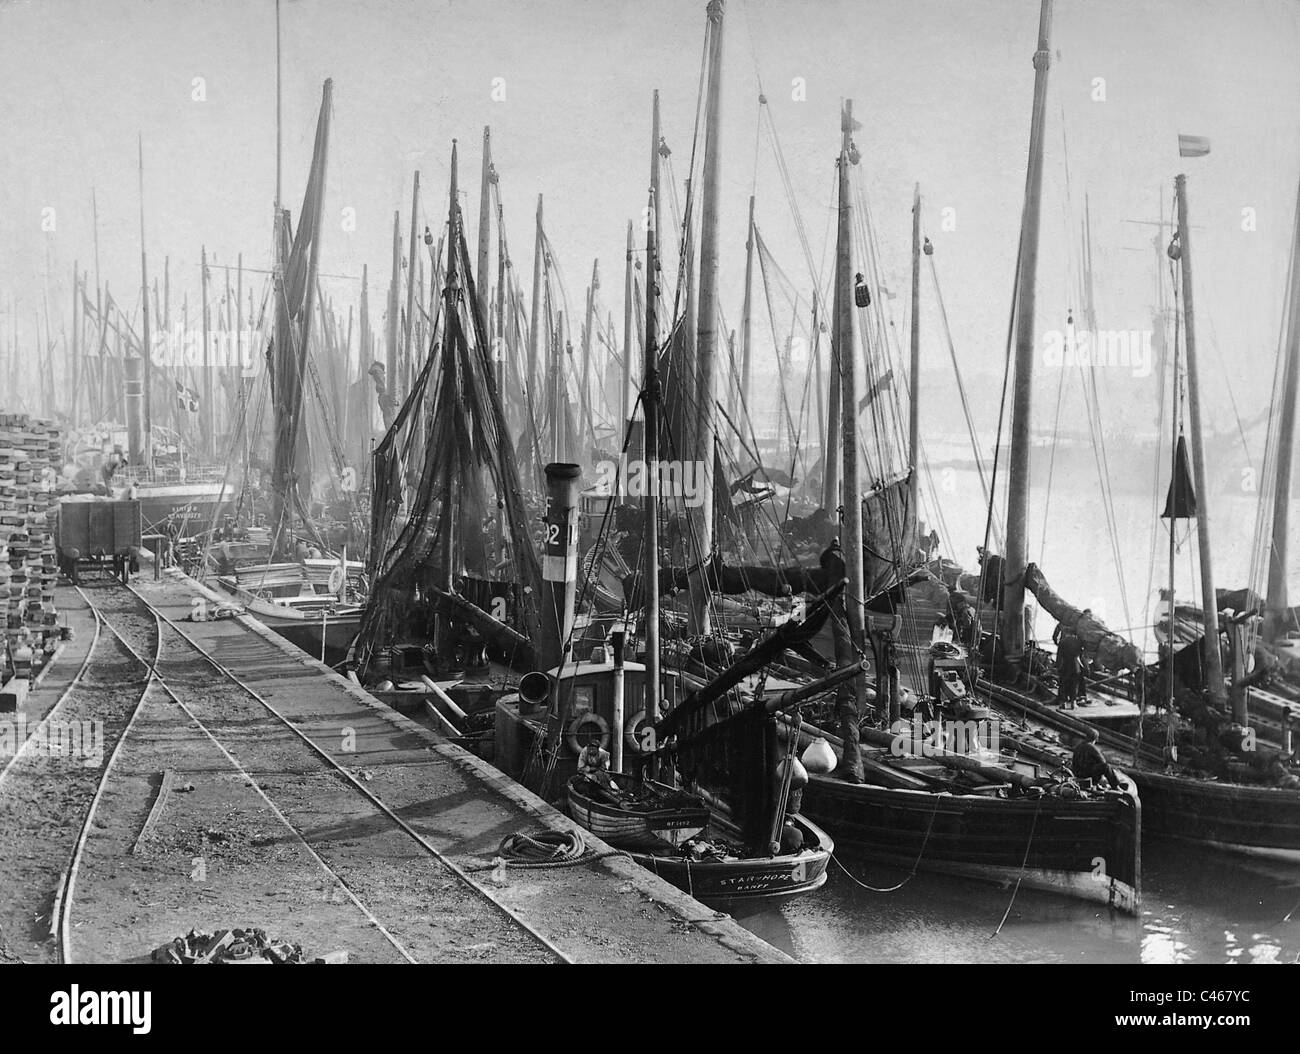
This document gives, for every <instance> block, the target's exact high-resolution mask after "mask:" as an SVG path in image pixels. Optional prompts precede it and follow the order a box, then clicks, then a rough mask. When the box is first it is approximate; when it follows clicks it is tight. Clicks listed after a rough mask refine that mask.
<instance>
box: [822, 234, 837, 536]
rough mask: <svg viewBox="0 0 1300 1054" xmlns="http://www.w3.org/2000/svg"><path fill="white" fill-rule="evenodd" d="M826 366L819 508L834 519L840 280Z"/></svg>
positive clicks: (833, 297)
mask: <svg viewBox="0 0 1300 1054" xmlns="http://www.w3.org/2000/svg"><path fill="white" fill-rule="evenodd" d="M839 254H840V232H839V225H838V224H836V227H835V259H836V261H838V260H839ZM829 358H830V369H829V370H827V371H826V373H827V377H828V378H829V383H828V384H827V411H826V431H825V432H823V433H822V436H821V439H822V508H823V509H824V510H825V511H826V512H827V513H828V514H829V515H830V516H831V517H832V522H835V521H836V520H837V519H838V517H837V514H836V511H835V510H836V509H838V508H839V505H840V406H841V397H840V283H839V282H835V284H834V286H833V288H832V290H831V340H830V355H829Z"/></svg>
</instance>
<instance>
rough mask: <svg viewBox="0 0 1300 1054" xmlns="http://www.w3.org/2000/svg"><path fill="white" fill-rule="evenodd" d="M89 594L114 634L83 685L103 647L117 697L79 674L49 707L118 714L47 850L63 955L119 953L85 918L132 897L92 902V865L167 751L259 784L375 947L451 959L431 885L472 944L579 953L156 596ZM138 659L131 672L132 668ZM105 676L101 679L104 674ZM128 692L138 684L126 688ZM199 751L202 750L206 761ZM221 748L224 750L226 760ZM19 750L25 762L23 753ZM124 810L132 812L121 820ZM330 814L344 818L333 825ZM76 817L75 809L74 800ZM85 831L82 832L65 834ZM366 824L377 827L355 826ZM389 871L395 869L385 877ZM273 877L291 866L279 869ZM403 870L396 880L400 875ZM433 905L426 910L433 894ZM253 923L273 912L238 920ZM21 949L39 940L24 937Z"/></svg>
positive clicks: (35, 777) (135, 821)
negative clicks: (493, 890)
mask: <svg viewBox="0 0 1300 1054" xmlns="http://www.w3.org/2000/svg"><path fill="white" fill-rule="evenodd" d="M92 591H93V593H94V594H95V596H94V600H93V602H92V607H93V608H94V609H95V611H96V618H97V620H98V626H99V629H100V631H101V632H100V636H101V637H102V640H97V641H96V643H95V645H93V646H92V648H91V649H90V652H89V653H88V655H87V659H86V666H85V667H84V668H83V671H82V672H83V677H82V678H79V681H82V680H84V678H85V676H86V675H87V671H90V675H91V676H96V675H97V672H98V671H99V670H100V669H102V668H103V667H102V666H101V663H102V661H103V659H104V657H106V656H109V655H110V654H111V656H112V657H113V658H114V659H115V661H116V663H117V667H115V668H109V673H110V675H111V679H112V681H113V682H114V687H113V691H112V693H110V698H109V699H108V700H107V702H106V699H105V697H104V696H103V695H102V694H98V693H95V692H92V691H90V690H88V689H89V688H90V687H91V686H90V685H89V684H87V685H86V686H85V687H84V688H83V687H82V686H81V685H74V687H73V688H72V689H70V690H69V692H68V693H65V698H64V699H60V700H59V703H58V704H56V707H55V708H54V710H52V711H51V714H52V715H53V714H54V713H55V712H56V711H60V710H62V711H63V712H64V715H65V717H66V716H67V715H68V714H71V713H73V712H80V711H81V710H84V709H86V708H88V707H91V706H93V708H94V709H95V711H96V713H97V714H100V715H106V714H108V712H109V711H110V710H111V711H112V715H113V716H112V721H111V722H110V720H109V718H108V717H107V716H103V720H104V722H105V736H104V742H105V751H106V754H105V763H104V765H103V766H102V770H99V771H96V770H85V771H84V772H82V773H77V774H76V779H75V793H73V792H72V791H71V790H70V791H69V792H68V793H67V794H65V795H62V796H61V800H62V801H64V802H69V801H70V802H71V803H72V804H73V805H75V808H74V809H73V810H72V816H73V817H75V818H74V819H72V820H71V821H70V822H71V827H70V828H69V827H65V828H62V829H61V830H63V831H64V837H63V838H62V839H61V840H59V843H58V845H57V847H55V846H51V847H50V848H49V851H48V852H44V853H42V855H41V869H42V874H43V877H44V879H45V880H46V881H47V882H48V881H50V879H51V878H52V872H51V866H52V865H53V864H54V863H56V862H59V861H60V860H61V864H62V866H61V869H60V870H59V873H60V874H61V876H62V877H61V878H60V879H59V880H58V881H57V884H56V885H55V888H56V892H55V893H54V896H53V902H52V904H51V906H50V911H49V916H50V919H51V929H52V931H53V933H54V938H55V939H54V957H57V958H58V959H59V960H61V961H64V962H72V961H75V960H76V959H77V958H78V957H81V958H86V957H87V956H86V951H87V950H88V951H89V952H90V953H91V954H90V957H91V958H94V959H96V960H98V959H99V958H101V957H103V956H104V955H105V954H106V952H105V948H111V947H113V943H112V940H111V939H110V938H109V937H107V936H103V935H101V937H100V938H99V939H98V940H96V938H95V937H94V936H93V933H94V931H95V930H96V925H95V924H94V923H93V922H92V923H91V924H90V925H89V930H90V932H89V933H83V934H81V935H78V929H79V927H81V926H82V924H83V923H84V922H86V920H87V919H99V918H100V917H102V916H104V915H105V914H106V913H112V912H113V910H114V907H115V905H118V906H121V905H120V904H119V902H122V901H125V899H126V897H125V893H124V891H122V890H115V889H114V888H112V886H111V884H108V883H104V882H101V883H100V885H101V886H103V887H104V888H101V889H97V890H96V891H95V893H94V895H92V896H90V897H89V898H87V897H86V896H85V895H84V893H83V891H84V890H85V889H86V888H87V886H88V885H91V886H93V885H95V882H94V880H93V878H91V879H89V880H88V877H87V873H88V871H89V873H90V874H91V875H94V874H97V873H100V872H102V871H104V870H107V869H112V868H114V867H115V866H116V865H115V863H114V859H115V858H116V859H117V860H120V859H121V858H122V856H123V855H124V847H125V845H126V841H125V840H124V839H125V838H126V832H127V831H128V830H130V829H132V828H135V829H137V830H138V828H139V826H140V823H141V820H142V810H143V808H144V805H145V804H147V795H144V796H142V794H141V793H140V792H139V788H140V787H141V786H143V785H144V780H145V779H146V778H147V777H149V776H150V775H151V774H152V773H154V772H156V771H157V770H158V767H159V765H161V764H165V763H166V761H165V760H164V761H160V760H159V758H164V759H166V758H168V757H171V758H174V761H173V764H174V765H175V767H176V768H178V769H185V767H186V765H187V761H189V762H192V763H193V764H194V765H195V768H196V769H197V770H202V769H205V768H208V769H210V768H213V767H216V768H224V769H225V770H226V776H227V777H229V776H231V775H234V776H236V777H237V778H238V780H239V781H241V782H242V784H243V785H244V787H245V788H247V789H248V790H251V791H252V792H253V794H255V795H256V799H257V801H256V808H257V809H258V810H260V812H261V813H262V814H264V815H265V814H269V815H270V816H273V817H274V821H273V824H274V825H275V826H278V828H279V834H278V839H277V838H275V837H273V836H271V835H266V836H264V839H263V841H264V842H269V841H275V840H280V841H284V842H292V844H293V846H294V848H295V849H296V850H297V852H298V854H299V856H300V858H306V859H305V860H300V864H301V865H302V866H301V867H300V869H299V871H298V872H297V873H299V874H305V873H306V872H305V871H304V870H303V868H306V869H307V870H308V871H309V870H313V869H314V870H315V872H316V873H317V875H318V876H319V875H323V876H325V881H326V884H327V885H328V886H329V887H330V888H332V889H334V890H336V891H338V892H339V893H341V896H340V897H338V898H337V899H338V900H339V901H340V902H343V901H346V904H347V905H350V906H351V909H352V910H353V911H355V912H356V913H359V914H360V915H361V916H363V917H364V919H365V925H366V927H367V928H368V930H369V931H370V933H371V934H373V935H377V936H378V937H379V938H382V942H383V943H384V945H385V946H386V947H387V949H388V952H387V954H386V955H385V954H381V953H380V952H378V951H377V952H375V954H374V956H373V957H375V958H385V959H387V960H390V961H406V962H416V961H429V960H434V959H445V958H446V957H447V956H446V954H445V953H446V949H445V948H444V947H441V946H440V942H441V943H445V939H446V938H447V936H448V934H447V932H446V931H445V926H444V924H443V923H442V922H438V923H437V924H434V923H433V922H432V921H431V920H432V919H433V916H432V915H431V914H424V915H422V914H421V913H420V912H418V911H413V906H415V905H414V904H413V901H414V902H415V903H416V904H419V903H421V902H422V899H423V896H424V895H427V896H428V897H429V899H430V900H432V901H434V902H436V904H437V907H438V908H439V909H441V912H442V913H443V915H444V916H445V917H446V918H451V919H453V920H456V925H457V927H458V931H457V932H459V933H462V934H463V933H467V932H472V933H473V934H475V935H476V936H478V937H481V938H482V940H481V941H480V943H479V944H478V945H473V946H472V947H475V946H479V947H481V946H485V945H491V946H493V947H499V946H501V945H502V944H505V945H509V946H511V947H512V949H513V950H514V952H516V953H517V956H518V957H519V958H522V959H524V960H526V961H568V958H567V956H566V955H565V954H564V953H563V952H562V951H560V950H559V949H558V948H556V947H555V946H554V945H553V944H552V943H551V942H550V941H548V940H547V939H546V938H545V937H544V936H542V935H541V934H539V933H538V932H537V931H536V930H535V929H533V928H532V927H531V926H529V925H528V923H527V922H526V921H524V920H523V919H521V918H519V917H518V916H517V915H515V914H514V913H513V912H512V911H510V910H509V909H508V908H506V907H504V906H502V905H501V904H499V903H498V902H497V901H496V900H494V899H493V898H492V897H491V896H490V895H489V894H488V892H487V891H486V889H485V887H484V886H483V885H481V884H480V882H479V881H478V879H476V878H475V877H474V876H473V875H471V874H469V873H467V872H466V871H465V870H464V869H462V868H461V867H459V866H458V865H457V864H456V863H455V862H454V861H452V860H449V859H448V858H446V857H445V856H444V855H443V854H441V853H440V852H439V851H438V850H437V848H436V847H435V846H434V845H432V844H431V843H430V841H429V840H428V839H427V838H426V837H425V836H423V835H422V834H421V833H420V832H419V831H417V830H416V829H415V828H414V827H413V826H411V824H410V823H408V822H407V821H406V820H405V819H403V817H401V816H399V815H398V814H397V813H396V812H395V811H394V810H393V809H391V808H389V806H388V805H386V804H385V803H384V801H383V800H382V799H380V798H379V797H378V796H377V795H375V794H374V793H373V792H372V791H371V790H370V789H369V788H367V787H366V786H365V783H364V782H363V781H362V780H361V779H359V778H358V777H357V776H356V775H354V774H353V773H352V772H350V771H348V770H347V769H346V768H344V767H343V766H342V765H340V764H339V763H338V761H336V760H335V759H334V758H333V757H332V756H331V755H330V753H329V751H328V750H327V749H325V748H324V747H322V745H321V744H320V743H318V742H316V741H315V740H314V739H313V737H312V736H311V735H309V734H307V733H306V732H304V731H303V730H302V729H300V728H298V727H297V726H296V725H295V723H294V721H293V720H291V719H290V717H289V716H286V715H285V714H284V713H282V712H281V711H280V710H279V709H277V707H275V706H274V705H272V704H271V703H270V702H269V701H268V700H267V699H266V698H265V697H263V696H262V695H261V694H259V693H258V692H257V691H256V690H255V689H254V688H252V687H250V686H249V685H248V684H246V683H244V682H243V681H241V680H240V679H239V677H238V676H236V674H235V673H233V672H232V671H231V670H230V669H228V668H227V667H226V666H224V665H223V664H222V663H221V662H220V661H219V660H218V659H217V658H216V657H214V656H213V655H212V654H210V653H209V652H207V651H205V650H204V649H203V648H202V647H201V646H199V645H198V644H197V643H195V642H194V641H193V640H191V639H190V638H189V636H188V635H187V634H185V633H184V632H183V631H182V630H181V629H180V628H179V627H178V626H177V625H176V624H175V623H173V622H172V621H171V620H170V619H168V618H167V616H166V615H164V614H163V613H161V612H160V611H158V610H156V609H155V608H153V607H152V606H151V605H150V604H149V602H148V600H147V599H146V598H144V597H143V596H141V595H140V594H139V593H137V592H136V591H135V590H133V589H131V588H130V587H122V586H117V585H112V586H105V587H97V588H94V589H93V590H92ZM83 595H84V596H86V599H87V601H88V602H90V601H91V597H90V595H89V592H88V591H85V590H83ZM92 658H93V661H92ZM128 669H129V672H130V674H131V678H130V680H129V681H127V680H123V679H122V674H124V673H125V672H127V670H128ZM94 684H95V685H99V684H100V681H99V679H98V677H97V676H96V680H95V681H94ZM128 691H129V692H134V695H133V696H131V697H130V698H129V699H128ZM69 699H71V702H69V701H68V700H69ZM109 704H111V705H109ZM142 714H143V715H145V716H144V717H143V718H142V719H141V715H142ZM138 719H139V721H138ZM110 723H111V724H112V726H113V732H114V734H113V735H112V736H111V737H110V734H109V728H108V726H109V724H110ZM137 723H138V725H139V727H136V726H137ZM196 731H197V732H198V733H199V735H197V736H196V735H195V734H194V733H195V732H196ZM110 738H111V740H112V746H111V748H110V747H109V746H108V742H109V739H110ZM150 751H152V753H150ZM200 755H202V756H203V758H204V760H199V758H200ZM217 757H219V758H220V762H219V763H217V764H216V765H215V766H214V762H216V758H217ZM13 760H14V762H16V763H20V765H21V764H22V762H21V759H20V758H18V757H16V758H15V759H13ZM87 773H88V774H87ZM6 774H7V772H3V773H0V803H3V802H4V801H5V797H6V796H5V787H4V783H3V781H4V779H5V775H6ZM23 774H24V775H25V776H27V777H29V778H30V780H31V781H32V790H33V791H35V788H36V785H38V784H39V783H40V779H41V774H40V773H39V772H38V771H36V770H35V769H32V770H31V771H28V768H23ZM11 778H12V777H11ZM65 778H71V777H65ZM133 788H134V789H133ZM31 796H39V795H36V794H33V795H31ZM246 797H248V796H247V795H246ZM248 800H249V801H251V797H249V798H248ZM109 803H112V804H111V806H110V804H109ZM4 807H5V806H4V805H3V804H0V808H4ZM244 808H245V814H246V815H248V814H251V811H252V809H253V806H252V805H246V806H244ZM113 812H116V813H118V814H119V815H116V816H110V815H109V814H110V813H113ZM326 817H328V818H329V820H331V821H336V822H329V823H323V822H322V821H323V819H324V818H326ZM64 818H65V820H66V819H68V815H67V814H66V811H65V817H64ZM72 828H75V837H72V836H70V834H69V833H68V832H69V831H70V830H71V829H72ZM37 829H38V827H37V823H36V821H35V820H33V822H31V823H28V824H27V826H26V827H25V828H24V830H25V831H26V832H27V833H28V834H32V835H35V834H36V831H37ZM356 834H361V835H364V837H362V838H353V837H344V836H343V835H349V836H350V835H356ZM114 842H116V847H115V851H114ZM131 851H134V850H131ZM306 860H309V861H310V863H309V864H308V863H306ZM377 870H384V871H386V874H385V875H380V876H378V877H377V876H376V875H375V874H374V872H376V871H377ZM275 874H276V875H277V877H278V872H276V873H275ZM394 878H397V879H398V880H399V881H397V882H394V881H392V880H393V879H394ZM385 879H387V881H385ZM30 884H34V885H39V884H40V877H39V876H35V881H34V883H30ZM52 884H53V883H52ZM87 899H88V900H89V901H90V903H89V904H87V905H85V910H84V912H83V913H81V914H79V904H80V903H81V902H83V901H86V900H87ZM423 906H424V908H425V910H426V911H427V910H428V907H429V905H428V903H424V904H423ZM92 909H93V910H92ZM290 910H294V909H290ZM336 913H337V909H336ZM83 914H84V916H85V917H84V918H83V917H82V915H83ZM244 921H248V922H250V923H253V924H260V923H257V922H256V920H251V919H250V920H245V919H243V918H241V919H240V922H244ZM422 922H423V923H428V924H427V925H422ZM99 929H100V930H103V929H104V927H103V926H100V927H99ZM172 935H173V934H170V933H169V934H166V935H165V936H172ZM32 936H33V937H36V936H39V934H38V933H33V934H32ZM164 939H165V938H164ZM160 942H161V941H158V942H155V943H160ZM23 948H24V950H27V951H30V950H31V949H30V948H29V947H28V946H27V945H26V944H24V946H23ZM38 957H39V958H45V959H48V958H50V957H51V955H50V950H49V942H48V939H46V940H45V941H44V942H43V943H41V947H40V954H39V955H38ZM452 957H453V958H454V957H455V956H454V955H453V956H452Z"/></svg>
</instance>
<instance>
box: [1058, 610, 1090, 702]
mask: <svg viewBox="0 0 1300 1054" xmlns="http://www.w3.org/2000/svg"><path fill="white" fill-rule="evenodd" d="M1060 628H1061V627H1059V626H1058V627H1057V629H1060ZM1053 636H1054V637H1055V638H1056V678H1057V688H1056V705H1057V706H1059V707H1061V709H1063V710H1064V709H1070V710H1073V709H1074V704H1075V702H1076V700H1078V699H1079V698H1081V697H1082V696H1083V694H1084V688H1083V641H1081V640H1080V639H1079V636H1078V634H1076V633H1075V632H1074V630H1072V629H1067V630H1063V631H1062V632H1061V633H1060V634H1059V635H1058V634H1053Z"/></svg>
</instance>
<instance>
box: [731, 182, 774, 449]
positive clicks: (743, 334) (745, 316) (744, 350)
mask: <svg viewBox="0 0 1300 1054" xmlns="http://www.w3.org/2000/svg"><path fill="white" fill-rule="evenodd" d="M753 310H754V195H753V194H751V195H750V196H749V226H748V227H746V228H745V298H744V301H743V302H742V306H741V309H740V409H741V412H742V413H743V414H744V415H745V420H747V421H750V424H751V427H752V425H753V420H752V418H751V417H750V410H749V396H750V390H751V389H750V380H751V378H752V376H753V358H754V353H753V344H752V335H753ZM778 435H779V433H778Z"/></svg>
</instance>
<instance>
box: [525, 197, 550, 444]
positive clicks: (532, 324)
mask: <svg viewBox="0 0 1300 1054" xmlns="http://www.w3.org/2000/svg"><path fill="white" fill-rule="evenodd" d="M542 240H543V239H542V196H541V195H540V194H538V195H537V228H536V231H535V233H534V236H533V302H532V312H531V318H530V319H529V323H528V399H527V405H528V406H530V407H531V408H532V409H531V416H532V418H533V419H532V420H531V421H530V422H529V424H530V426H531V427H532V428H533V429H534V430H537V429H538V428H539V426H540V424H541V421H540V419H539V415H540V414H541V408H542V405H543V404H542V401H541V400H539V399H538V398H537V395H538V392H537V349H538V347H539V344H540V341H541V339H542V327H543V326H544V325H545V324H546V323H545V320H544V319H543V318H542V267H543V264H544V256H543V253H544V251H545V250H544V249H543V246H542ZM538 439H539V441H540V439H541V437H540V436H538Z"/></svg>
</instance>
